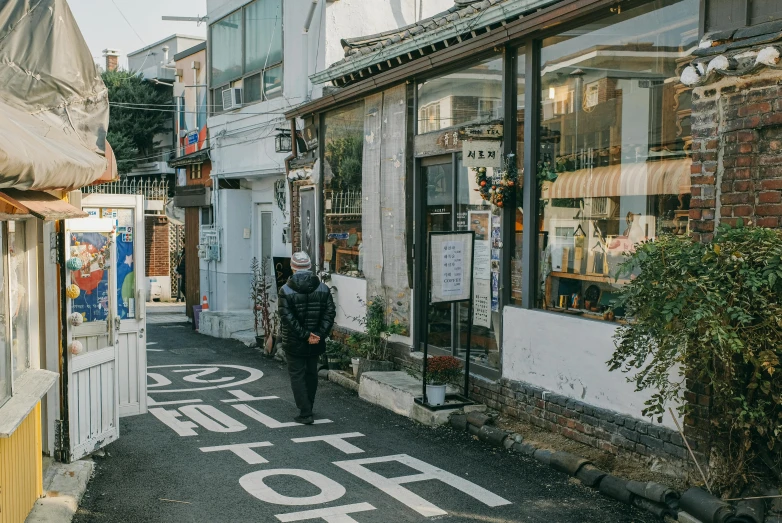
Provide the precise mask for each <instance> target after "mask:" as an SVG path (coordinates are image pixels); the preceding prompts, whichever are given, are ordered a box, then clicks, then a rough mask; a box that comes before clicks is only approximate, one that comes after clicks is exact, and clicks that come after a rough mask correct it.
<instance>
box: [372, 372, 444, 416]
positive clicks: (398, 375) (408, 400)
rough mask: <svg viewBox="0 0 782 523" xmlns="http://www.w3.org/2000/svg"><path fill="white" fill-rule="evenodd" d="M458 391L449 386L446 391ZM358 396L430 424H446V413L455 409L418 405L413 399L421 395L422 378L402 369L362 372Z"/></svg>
mask: <svg viewBox="0 0 782 523" xmlns="http://www.w3.org/2000/svg"><path fill="white" fill-rule="evenodd" d="M457 392H458V390H457V389H456V388H454V387H451V386H449V387H448V389H447V393H448V394H453V393H457ZM358 395H359V397H360V398H361V399H363V400H365V401H368V402H370V403H373V404H375V405H378V406H380V407H383V408H386V409H388V410H390V411H392V412H395V413H397V414H399V415H401V416H405V417H408V418H412V419H414V420H416V421H418V422H420V423H423V424H425V425H430V426H434V425H444V424H446V423H448V416H449V415H450V414H451V412H453V411H454V410H456V409H442V410H436V411H432V410H429V409H427V408H425V407H423V406H421V405H419V404H417V403H416V402H415V398H416V397H419V396H421V395H422V385H421V381H420V380H418V379H416V378H414V377H412V376H410V375H409V374H408V373H407V372H403V371H392V372H364V373H363V374H362V375H361V382H360V383H359V385H358Z"/></svg>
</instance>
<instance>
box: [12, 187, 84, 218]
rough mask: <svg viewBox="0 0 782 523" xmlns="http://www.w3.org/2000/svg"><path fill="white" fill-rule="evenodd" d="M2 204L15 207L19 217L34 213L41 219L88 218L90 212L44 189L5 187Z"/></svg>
mask: <svg viewBox="0 0 782 523" xmlns="http://www.w3.org/2000/svg"><path fill="white" fill-rule="evenodd" d="M0 204H2V207H6V208H8V207H9V206H10V207H12V208H13V209H15V210H14V211H12V212H11V213H8V214H13V215H15V216H16V215H18V216H16V217H17V218H24V215H26V214H27V215H32V216H35V217H36V218H40V219H41V220H65V219H68V218H86V217H87V216H88V214H87V213H86V212H84V211H82V210H81V209H79V208H77V207H74V206H73V205H71V204H70V203H68V202H66V201H63V200H60V199H59V198H57V197H56V196H52V195H51V194H49V193H46V192H42V191H20V190H17V189H3V190H2V191H0Z"/></svg>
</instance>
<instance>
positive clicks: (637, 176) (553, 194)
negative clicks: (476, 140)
mask: <svg viewBox="0 0 782 523" xmlns="http://www.w3.org/2000/svg"><path fill="white" fill-rule="evenodd" d="M697 44H698V1H697V0H684V1H679V2H659V1H658V2H651V3H649V4H645V5H643V6H641V7H637V8H634V9H628V10H623V11H622V12H621V13H620V14H617V15H616V16H612V17H610V18H607V19H604V20H601V21H597V22H594V23H591V24H589V25H586V26H583V27H579V28H577V29H574V30H571V31H566V32H564V33H562V34H560V35H558V36H555V37H552V38H548V39H546V40H544V41H543V46H542V51H541V82H540V100H541V126H540V131H539V133H540V134H539V140H540V156H539V163H538V166H537V174H536V178H537V190H538V194H539V198H540V200H539V212H540V216H539V218H538V226H539V228H540V229H539V241H538V245H539V249H540V253H539V254H540V280H539V281H540V287H539V289H537V305H538V306H539V307H541V308H544V309H549V310H554V311H560V312H567V313H571V314H576V315H581V316H584V317H589V318H594V319H605V320H613V319H614V316H613V313H612V312H610V311H609V306H610V304H611V302H612V300H613V298H614V296H615V293H616V291H617V289H618V288H619V286H621V285H622V284H623V283H625V282H626V281H628V280H627V278H628V277H632V276H627V275H625V276H621V277H620V278H619V279H618V281H617V275H618V270H617V269H618V266H619V264H620V263H621V262H622V261H623V260H624V259H625V256H624V255H623V253H626V252H632V251H633V250H634V249H635V245H636V244H637V243H639V242H644V241H648V240H652V239H654V238H655V237H656V236H657V235H659V234H661V233H672V234H682V235H684V234H687V233H688V216H689V203H690V164H691V157H690V152H689V151H690V144H691V141H692V139H691V133H690V123H689V114H690V94H689V90H688V89H687V88H685V87H684V86H682V85H681V84H680V83H679V82H678V81H676V79H677V77H678V73H679V71H680V69H681V68H682V67H684V65H685V64H686V62H687V57H688V56H689V55H690V53H691V52H692V50H693V49H694V48H695V47H696V46H697ZM615 313H616V316H618V317H619V318H620V319H621V317H622V311H621V310H617V311H615Z"/></svg>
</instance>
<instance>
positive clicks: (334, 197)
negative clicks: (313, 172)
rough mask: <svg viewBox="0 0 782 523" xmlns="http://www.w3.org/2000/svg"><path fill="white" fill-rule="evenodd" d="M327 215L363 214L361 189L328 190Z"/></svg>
mask: <svg viewBox="0 0 782 523" xmlns="http://www.w3.org/2000/svg"><path fill="white" fill-rule="evenodd" d="M326 215H327V216H361V191H351V190H348V191H326Z"/></svg>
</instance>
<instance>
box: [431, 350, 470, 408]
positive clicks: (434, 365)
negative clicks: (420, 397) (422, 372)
mask: <svg viewBox="0 0 782 523" xmlns="http://www.w3.org/2000/svg"><path fill="white" fill-rule="evenodd" d="M461 374H462V362H461V361H459V360H458V359H456V358H454V357H453V356H431V357H429V358H428V359H427V360H426V400H427V402H428V403H429V405H432V406H435V407H436V406H438V405H443V404H444V403H445V388H446V387H447V386H448V384H449V383H455V382H456V380H458V379H459V377H460V376H461Z"/></svg>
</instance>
